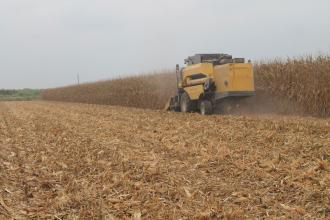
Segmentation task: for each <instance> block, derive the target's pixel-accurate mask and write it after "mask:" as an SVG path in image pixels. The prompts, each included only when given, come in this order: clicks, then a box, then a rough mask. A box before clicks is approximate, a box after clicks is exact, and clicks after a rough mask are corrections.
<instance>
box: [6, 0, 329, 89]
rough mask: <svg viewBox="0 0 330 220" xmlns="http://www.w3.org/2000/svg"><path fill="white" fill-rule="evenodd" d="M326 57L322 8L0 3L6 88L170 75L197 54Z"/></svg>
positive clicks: (210, 0) (158, 1) (101, 1)
mask: <svg viewBox="0 0 330 220" xmlns="http://www.w3.org/2000/svg"><path fill="white" fill-rule="evenodd" d="M329 52H330V1H328V0H315V1H311V0H267V1H265V0H249V1H247V0H230V1H229V0H166V1H164V0H139V1H136V0H56V1H54V0H0V88H6V89H9V88H51V87H60V86H65V85H70V84H74V83H76V81H77V75H78V74H79V77H80V81H81V82H92V81H97V80H103V79H111V78H116V77H122V76H126V75H135V74H140V73H150V72H154V71H161V70H166V69H174V68H175V64H177V63H179V64H181V65H183V60H184V59H185V58H186V57H187V56H190V55H193V54H196V53H229V54H232V55H233V56H234V57H245V58H246V59H251V60H252V61H258V60H267V59H272V58H286V57H288V56H289V57H292V56H302V55H309V54H319V53H327V54H329Z"/></svg>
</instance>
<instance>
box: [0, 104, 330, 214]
mask: <svg viewBox="0 0 330 220" xmlns="http://www.w3.org/2000/svg"><path fill="white" fill-rule="evenodd" d="M329 131H330V120H329V119H318V118H312V117H305V118H304V117H280V116H271V115H269V116H262V117H257V116H250V117H247V116H210V117H203V116H200V115H198V114H181V113H171V112H161V111H152V110H143V109H134V108H125V107H113V106H97V105H87V104H70V103H52V102H0V171H1V172H0V219H136V220H138V219H245V218H251V219H256V218H257V219H262V218H270V219H273V218H278V219H289V218H291V219H302V218H305V219H329V217H330V189H329V186H330V174H329V171H330V167H329V161H330V152H329V150H330V132H329Z"/></svg>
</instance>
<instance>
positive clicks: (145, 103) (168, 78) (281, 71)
mask: <svg viewBox="0 0 330 220" xmlns="http://www.w3.org/2000/svg"><path fill="white" fill-rule="evenodd" d="M254 71H255V84H256V89H257V96H256V97H255V99H254V103H253V105H255V106H259V107H263V106H264V105H265V103H266V102H268V103H270V106H271V107H270V108H272V109H273V108H277V109H279V112H280V113H284V114H285V113H290V114H292V113H299V114H300V113H301V114H308V115H314V116H329V115H330V95H329V94H330V57H329V56H321V55H320V56H317V57H312V56H307V57H301V58H295V59H291V58H288V59H287V60H272V61H266V62H258V63H256V64H255V70H254ZM175 92H176V78H175V73H174V71H167V72H163V73H156V74H147V75H139V76H132V77H126V78H121V79H115V80H107V81H100V82H95V83H87V84H82V85H75V86H68V87H63V88H55V89H48V90H46V91H44V92H43V94H42V98H43V99H44V100H52V101H66V102H80V103H92V104H105V105H119V106H129V107H138V108H149V109H162V108H163V107H164V105H165V103H166V102H167V100H168V99H169V98H170V97H171V96H172V95H173V94H175Z"/></svg>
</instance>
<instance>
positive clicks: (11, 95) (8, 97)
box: [0, 89, 41, 101]
mask: <svg viewBox="0 0 330 220" xmlns="http://www.w3.org/2000/svg"><path fill="white" fill-rule="evenodd" d="M40 94H41V90H40V89H18V90H6V89H0V101H32V100H37V99H39V98H40Z"/></svg>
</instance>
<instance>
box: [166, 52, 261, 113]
mask: <svg viewBox="0 0 330 220" xmlns="http://www.w3.org/2000/svg"><path fill="white" fill-rule="evenodd" d="M185 64H186V67H184V68H182V69H180V68H179V65H177V67H176V75H177V88H178V90H177V94H176V95H175V96H174V97H172V98H171V99H170V101H169V102H168V103H167V105H166V107H165V109H166V110H172V111H181V112H195V111H200V113H201V114H202V115H209V114H212V113H213V110H214V109H215V108H216V106H219V105H220V106H221V103H222V102H223V101H224V100H228V99H242V98H245V97H250V96H253V95H255V88H254V75H253V66H252V64H251V63H250V62H248V63H246V62H245V59H244V58H233V57H232V56H231V55H228V54H196V55H194V56H190V57H188V58H187V59H185Z"/></svg>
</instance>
